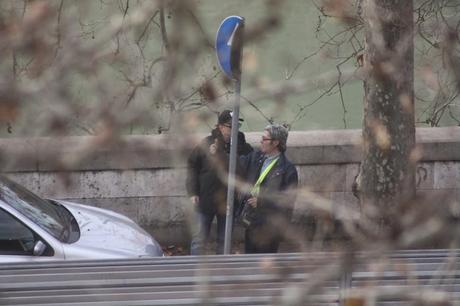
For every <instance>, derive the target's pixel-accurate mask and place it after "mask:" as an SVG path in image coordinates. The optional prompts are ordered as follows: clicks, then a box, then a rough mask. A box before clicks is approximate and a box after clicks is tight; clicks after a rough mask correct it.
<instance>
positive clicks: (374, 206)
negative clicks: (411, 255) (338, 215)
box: [360, 0, 415, 228]
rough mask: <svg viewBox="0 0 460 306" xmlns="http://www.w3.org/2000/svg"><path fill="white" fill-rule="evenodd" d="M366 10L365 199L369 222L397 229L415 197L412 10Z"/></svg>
mask: <svg viewBox="0 0 460 306" xmlns="http://www.w3.org/2000/svg"><path fill="white" fill-rule="evenodd" d="M364 4H365V6H364V14H365V15H364V18H365V21H366V52H365V57H364V69H365V71H366V72H367V76H366V79H365V84H364V87H365V98H364V121H363V151H364V152H363V153H364V155H363V162H362V164H361V186H360V189H361V196H360V199H361V205H362V207H363V212H364V214H365V216H366V217H368V218H370V219H371V220H372V221H378V222H379V224H382V223H383V224H386V225H389V227H390V228H392V227H393V225H396V224H395V223H396V222H395V221H396V220H397V216H398V214H399V213H400V212H401V209H402V207H403V206H404V205H403V204H405V203H408V202H410V200H411V199H412V198H413V197H414V196H415V161H414V160H412V159H411V154H412V152H413V149H414V147H415V121H414V55H413V52H414V43H413V39H414V35H413V29H414V23H413V4H412V1H410V0H365V1H364ZM367 220H369V219H367Z"/></svg>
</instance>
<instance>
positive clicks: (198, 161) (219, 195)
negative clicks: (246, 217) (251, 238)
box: [186, 128, 253, 215]
mask: <svg viewBox="0 0 460 306" xmlns="http://www.w3.org/2000/svg"><path fill="white" fill-rule="evenodd" d="M216 140H217V147H218V150H217V152H216V154H214V155H211V154H210V153H209V147H210V145H212V144H213V143H214V142H215V141H216ZM252 151H253V149H252V147H251V146H250V145H249V144H248V143H247V142H246V138H245V136H244V134H243V133H242V132H239V133H238V150H237V152H238V156H242V155H247V154H249V153H250V152H252ZM229 154H230V144H228V143H225V142H224V139H223V137H222V134H221V133H220V131H219V130H218V129H217V128H216V129H214V130H212V132H211V135H210V136H208V137H206V138H205V139H203V141H202V142H201V143H200V144H199V145H198V146H197V147H196V148H195V149H194V150H193V151H192V153H191V154H190V156H189V158H188V163H187V165H188V171H187V179H186V187H187V193H188V195H189V196H199V197H200V203H199V209H200V211H201V212H204V213H217V214H221V215H225V213H226V204H227V185H226V183H225V180H226V179H227V176H228V163H229Z"/></svg>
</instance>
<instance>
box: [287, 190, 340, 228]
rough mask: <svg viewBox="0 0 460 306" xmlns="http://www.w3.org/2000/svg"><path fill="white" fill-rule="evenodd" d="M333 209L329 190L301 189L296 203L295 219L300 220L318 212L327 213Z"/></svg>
mask: <svg viewBox="0 0 460 306" xmlns="http://www.w3.org/2000/svg"><path fill="white" fill-rule="evenodd" d="M330 209H331V201H330V193H329V192H310V191H307V192H305V191H302V190H299V193H298V196H297V200H296V202H295V205H294V212H293V220H294V221H296V220H300V219H302V218H304V217H308V216H311V215H316V214H318V213H319V214H327V211H329V210H330Z"/></svg>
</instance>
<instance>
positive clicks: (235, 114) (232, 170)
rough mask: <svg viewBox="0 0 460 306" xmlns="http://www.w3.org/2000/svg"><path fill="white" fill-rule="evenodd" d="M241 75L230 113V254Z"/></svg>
mask: <svg viewBox="0 0 460 306" xmlns="http://www.w3.org/2000/svg"><path fill="white" fill-rule="evenodd" d="M240 94H241V76H239V77H238V78H237V79H236V82H235V101H234V103H233V114H232V134H231V138H230V162H229V166H228V189H227V216H226V219H225V220H226V221H225V243H224V254H230V252H231V247H232V229H233V208H234V207H233V206H234V205H233V204H234V203H235V201H234V199H235V184H236V174H235V173H236V163H237V160H236V158H237V150H238V132H239V118H240Z"/></svg>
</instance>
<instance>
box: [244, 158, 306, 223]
mask: <svg viewBox="0 0 460 306" xmlns="http://www.w3.org/2000/svg"><path fill="white" fill-rule="evenodd" d="M264 160H265V156H264V154H263V153H262V152H260V151H256V152H252V153H251V154H249V155H248V156H246V157H243V158H240V168H241V169H240V171H241V175H243V177H244V178H245V181H246V182H247V183H248V184H249V185H250V186H254V184H255V183H256V181H257V179H258V178H259V175H260V170H261V168H262V165H263V163H264ZM297 185H298V175H297V169H296V168H295V166H294V165H293V164H292V163H291V162H290V161H289V160H288V159H287V158H286V156H285V155H284V153H281V155H280V157H279V159H278V161H277V163H276V164H275V166H274V167H273V168H272V169H271V170H270V172H269V173H268V174H267V176H266V177H265V179H264V181H263V182H262V184H261V185H260V190H259V195H258V197H257V208H256V209H255V211H256V215H257V221H256V222H255V223H256V224H254V225H257V224H264V223H266V222H267V221H268V218H269V217H270V216H271V215H276V214H282V215H283V216H284V217H287V218H289V219H290V217H291V215H292V211H293V209H294V202H295V200H296V189H297ZM249 197H250V194H249V193H243V194H242V195H241V196H240V207H243V205H244V201H245V200H247V199H248V198H249Z"/></svg>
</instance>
